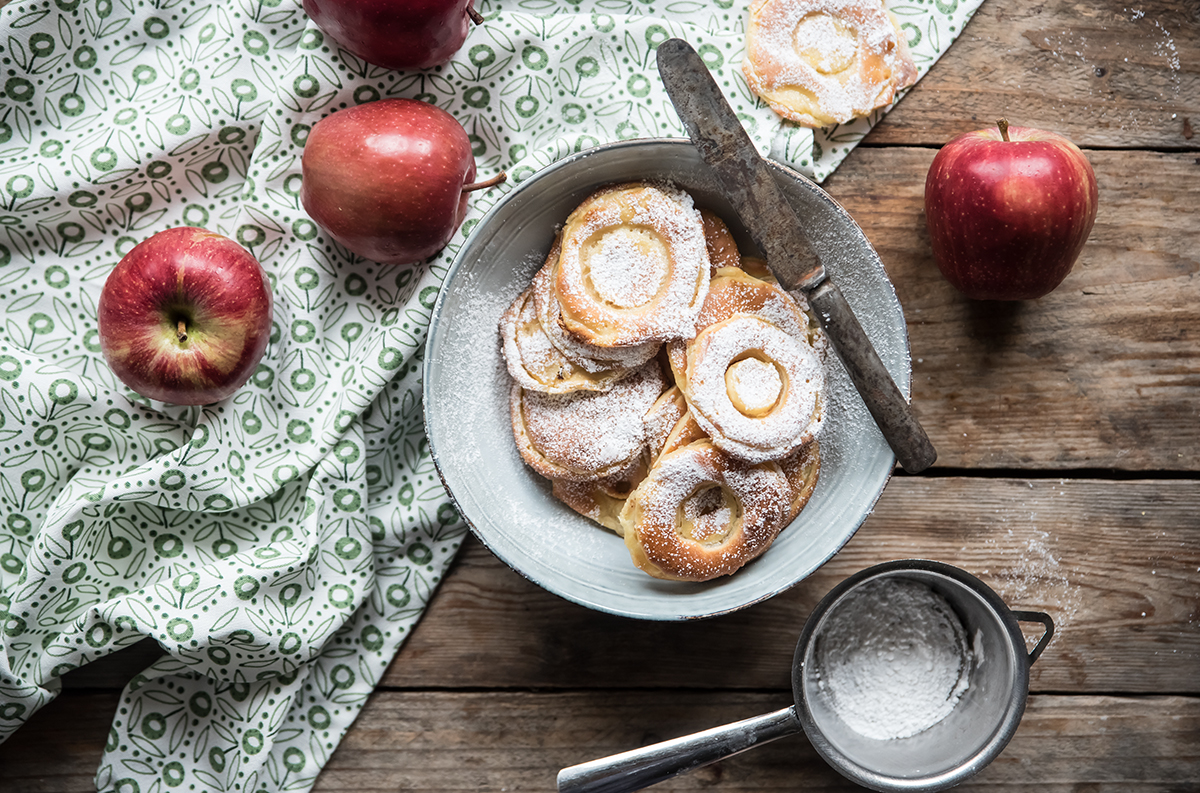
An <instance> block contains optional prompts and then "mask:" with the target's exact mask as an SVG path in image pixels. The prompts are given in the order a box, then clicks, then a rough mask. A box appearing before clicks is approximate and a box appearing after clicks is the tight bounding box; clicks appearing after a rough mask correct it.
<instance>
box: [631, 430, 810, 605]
mask: <svg viewBox="0 0 1200 793" xmlns="http://www.w3.org/2000/svg"><path fill="white" fill-rule="evenodd" d="M790 500H791V488H790V486H789V485H788V480H787V477H786V476H785V475H784V474H783V472H782V470H781V469H780V467H779V465H778V464H776V463H774V462H767V463H760V464H757V465H750V464H748V463H744V462H741V461H739V460H735V459H734V458H732V457H730V456H729V455H727V454H725V453H724V452H722V451H721V450H720V449H717V448H716V447H715V446H713V445H712V444H711V443H709V442H708V441H698V442H696V443H692V444H689V445H688V446H685V447H683V448H681V449H677V450H676V451H673V452H671V453H670V454H666V455H664V456H662V457H660V458H659V459H658V460H657V461H656V462H655V464H654V466H653V467H652V468H651V469H650V472H649V474H647V476H646V478H645V479H644V480H643V481H642V483H641V484H640V485H638V487H637V489H635V490H634V491H633V492H632V493H631V494H630V495H629V498H628V499H627V500H626V502H625V507H624V509H623V510H622V511H621V525H622V526H623V527H624V529H625V535H624V536H625V546H626V548H628V549H629V554H630V558H632V560H633V563H634V564H635V565H636V566H637V567H639V568H641V569H642V570H644V571H645V572H646V573H648V574H650V575H652V576H654V577H655V578H664V579H668V580H676V581H710V580H712V579H714V578H718V577H721V576H726V575H730V574H732V573H734V572H736V571H737V570H739V569H741V567H742V566H744V565H745V564H746V563H747V562H749V561H751V560H752V559H755V558H757V557H758V556H759V555H760V554H761V553H762V552H763V551H765V550H766V549H767V548H768V547H769V546H770V545H771V543H772V542H773V541H774V540H775V537H776V536H777V535H778V534H779V532H780V530H782V529H783V527H784V526H785V525H786V520H785V519H786V517H787V514H788V512H789V503H790Z"/></svg>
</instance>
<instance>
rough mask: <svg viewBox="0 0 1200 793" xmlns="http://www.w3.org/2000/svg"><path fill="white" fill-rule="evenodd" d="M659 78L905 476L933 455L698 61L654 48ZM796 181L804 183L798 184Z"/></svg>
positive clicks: (683, 50) (670, 46) (686, 50)
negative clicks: (801, 299) (809, 312)
mask: <svg viewBox="0 0 1200 793" xmlns="http://www.w3.org/2000/svg"><path fill="white" fill-rule="evenodd" d="M657 60H658V72H659V76H660V77H661V79H662V81H663V85H664V86H665V87H666V90H667V94H668V96H670V98H671V102H672V104H674V106H675V111H676V112H677V113H678V114H679V118H680V120H681V121H682V122H683V126H684V129H686V130H687V133H688V137H690V138H691V139H692V143H693V145H695V147H696V149H697V150H698V151H699V152H700V156H701V158H702V159H703V160H704V162H705V163H706V164H707V165H708V167H709V168H710V169H711V170H712V172H713V175H714V176H715V177H716V180H717V183H718V184H719V185H720V186H721V188H722V190H723V191H724V192H725V195H726V197H727V198H729V200H730V203H731V204H732V205H733V207H734V208H735V211H736V212H737V213H738V216H739V217H740V218H741V219H742V222H743V223H744V224H745V226H746V230H747V231H748V232H749V234H750V237H751V239H752V240H754V243H755V245H757V246H758V248H759V250H760V251H761V252H762V254H763V255H764V256H765V257H766V260H767V267H769V268H770V270H771V272H772V273H773V274H774V275H775V277H776V278H777V279H778V280H779V283H780V285H781V286H783V288H784V289H786V290H788V291H792V290H800V291H802V292H804V293H805V294H806V295H807V297H808V301H809V304H810V305H811V306H812V307H813V310H814V312H815V313H816V315H817V319H818V320H819V321H820V323H821V325H822V327H823V328H824V330H825V333H826V335H827V336H828V337H829V340H830V342H831V344H832V346H833V349H834V350H835V351H836V352H837V354H838V357H839V358H841V360H842V363H843V364H845V366H846V371H847V372H848V373H849V375H850V379H851V380H852V381H853V382H854V385H855V387H856V388H857V389H858V392H859V394H860V395H861V396H862V398H863V402H864V403H866V406H867V410H868V411H869V412H870V414H871V416H872V418H874V419H875V423H876V424H877V425H878V426H879V429H880V431H881V432H882V433H883V437H884V439H885V440H886V441H887V443H888V445H889V446H890V447H891V448H892V451H893V452H895V454H896V459H897V461H898V462H899V463H900V465H901V467H903V468H904V470H905V471H908V472H909V473H917V472H919V471H923V470H925V469H926V468H928V467H929V466H930V465H932V464H933V462H934V460H936V459H937V451H936V450H935V449H934V447H933V444H932V443H931V442H930V441H929V436H928V435H927V434H926V432H925V429H924V428H923V427H922V426H921V424H920V422H919V421H918V420H917V417H916V415H915V414H914V413H913V411H912V406H911V405H910V404H909V403H908V401H907V400H906V399H905V398H904V395H903V394H901V393H900V389H899V388H898V387H897V386H896V383H895V381H894V380H892V377H891V375H890V374H889V373H888V370H887V367H885V366H884V364H883V361H882V360H881V359H880V358H879V354H878V353H877V352H876V350H875V348H874V347H873V346H872V345H871V341H870V339H869V338H867V335H866V333H865V332H864V331H863V329H862V325H861V324H860V323H859V321H858V318H857V317H856V316H855V315H854V312H853V310H852V309H851V308H850V304H849V303H847V302H846V299H845V297H844V296H843V295H842V293H841V290H839V289H838V288H837V285H836V284H835V283H834V282H833V281H832V280H831V279H830V278H829V277H828V274H827V273H826V271H825V266H824V263H823V262H822V260H821V256H820V255H819V254H818V251H817V250H816V249H814V247H813V246H812V245H811V244H810V243H809V240H808V237H807V236H806V235H805V233H804V227H803V225H802V224H801V222H800V219H799V217H797V215H796V211H795V210H794V209H793V208H792V205H791V204H790V203H789V202H788V199H787V196H786V195H784V192H783V189H782V188H781V187H780V186H779V184H778V183H777V182H776V181H775V178H774V176H773V175H772V169H771V167H770V166H769V165H768V164H767V162H766V161H765V160H763V158H762V156H761V155H760V154H759V153H758V150H757V149H756V148H755V146H754V142H753V141H751V140H750V136H749V135H748V134H747V133H746V130H745V129H744V128H743V127H742V124H741V122H740V121H739V120H738V118H737V114H736V113H734V112H733V108H731V107H730V106H729V103H728V102H727V101H726V100H725V96H724V95H723V94H722V93H721V89H720V87H718V86H717V83H716V81H715V80H714V79H713V78H712V75H711V74H710V73H709V71H708V67H707V66H705V64H704V61H703V60H702V59H701V58H700V56H699V54H698V53H697V52H696V51H695V50H694V49H693V48H692V46H691V45H690V44H688V43H687V42H686V41H684V40H683V39H677V38H675V39H668V40H666V41H664V42H663V43H662V44H660V45H659V46H658V54H657ZM800 178H803V177H800Z"/></svg>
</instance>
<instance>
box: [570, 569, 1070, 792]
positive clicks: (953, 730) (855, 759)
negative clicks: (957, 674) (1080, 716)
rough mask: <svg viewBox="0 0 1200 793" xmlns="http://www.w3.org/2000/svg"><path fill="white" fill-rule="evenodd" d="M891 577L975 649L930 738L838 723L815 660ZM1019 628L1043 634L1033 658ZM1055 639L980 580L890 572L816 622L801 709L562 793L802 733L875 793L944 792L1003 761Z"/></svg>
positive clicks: (804, 639) (624, 766) (836, 593)
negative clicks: (947, 613) (845, 608)
mask: <svg viewBox="0 0 1200 793" xmlns="http://www.w3.org/2000/svg"><path fill="white" fill-rule="evenodd" d="M884 577H896V578H900V579H906V580H910V581H916V582H918V583H921V584H924V585H925V586H927V587H929V588H930V589H931V590H933V591H934V592H935V593H937V594H938V595H941V596H942V597H943V598H944V599H945V600H946V601H947V602H948V603H949V604H950V607H951V608H952V609H953V610H954V613H955V615H956V616H957V617H958V618H959V620H960V621H961V622H962V626H963V628H964V630H965V631H966V635H967V640H968V643H969V644H970V646H971V668H970V670H969V672H968V675H969V685H968V687H967V689H966V691H965V692H963V694H962V696H961V697H960V698H959V700H958V702H957V703H956V704H955V706H954V708H953V710H951V711H950V712H949V714H947V715H946V716H945V718H943V719H942V720H941V721H939V722H938V723H937V724H934V725H933V726H931V727H930V728H929V729H927V730H924V731H923V732H920V733H917V734H916V735H913V736H911V737H907V738H891V739H886V740H878V739H873V738H868V737H865V736H863V735H861V734H859V733H857V732H855V731H854V730H853V729H851V727H850V726H849V725H848V724H846V722H844V721H843V720H842V719H841V718H840V717H839V716H838V715H837V713H836V710H835V705H834V703H833V701H832V700H831V698H830V697H829V696H828V695H827V694H826V692H825V691H824V690H822V688H821V687H820V685H819V683H818V675H817V669H816V668H815V661H814V653H815V651H816V647H817V644H818V642H819V641H820V637H821V632H822V630H823V629H824V627H825V626H826V625H827V624H828V620H829V617H830V615H831V614H833V613H835V612H836V610H837V609H838V608H839V606H841V605H842V604H843V603H844V602H845V600H846V598H847V596H849V595H850V594H851V593H852V592H853V591H854V590H855V589H856V588H857V587H860V586H862V585H863V584H866V583H867V582H868V581H874V580H877V579H880V578H884ZM1019 622H1038V623H1041V624H1042V625H1043V626H1044V628H1045V630H1044V632H1043V634H1042V636H1041V637H1040V638H1039V639H1038V641H1037V644H1036V646H1034V648H1033V650H1031V651H1030V650H1027V649H1026V646H1025V637H1024V635H1023V634H1022V633H1021V628H1020V625H1019V624H1018V623H1019ZM1053 635H1054V622H1053V620H1051V618H1050V616H1049V615H1047V614H1044V613H1042V612H1040V611H1013V610H1011V609H1009V608H1008V606H1007V605H1006V604H1005V603H1004V601H1003V600H1001V599H1000V596H999V595H997V594H996V593H995V592H994V591H993V590H992V589H991V588H989V587H988V586H987V585H986V584H984V583H983V582H982V581H980V580H979V579H978V578H976V577H975V576H973V575H971V574H970V573H967V572H966V571H964V570H960V569H958V568H956V567H953V566H951V565H948V564H944V563H942V562H934V561H928V560H924V559H908V560H901V561H894V562H885V563H883V564H879V565H876V566H874V567H871V568H868V569H866V570H861V571H859V572H858V573H855V574H854V575H852V576H850V577H849V578H847V579H845V580H844V581H842V582H841V583H840V584H838V585H837V586H836V587H834V588H833V589H832V590H831V591H830V592H829V594H827V595H826V596H825V597H824V598H823V599H822V600H821V602H820V603H819V604H818V605H817V607H816V608H815V609H814V610H813V612H812V614H810V615H809V618H808V620H807V622H806V623H805V625H804V630H803V631H802V632H801V634H800V640H799V642H797V645H796V654H795V657H794V659H793V662H792V693H793V696H794V698H795V704H794V705H792V706H790V707H787V708H784V709H782V710H778V711H775V712H773V713H768V714H765V715H762V716H756V717H754V718H750V719H745V720H743V721H739V722H734V723H732V724H727V725H725V726H722V727H716V728H714V729H711V730H706V731H704V732H699V733H695V734H693V735H688V736H684V737H682V738H676V739H674V740H670V741H664V742H662V743H657V744H653V745H651V746H646V747H642V748H640V749H635V750H632V751H629V752H624V753H622V754H618V755H613V756H612V757H606V758H602V759H599V760H593V761H591V762H588V763H583V764H580V765H576V766H572V767H570V768H565V769H563V770H562V771H560V772H559V774H558V789H559V791H561V792H562V793H567V792H568V791H569V792H570V793H618V792H619V791H630V790H639V789H641V788H644V787H647V786H649V785H653V784H655V783H657V782H662V781H664V780H666V779H670V778H672V777H675V776H678V775H680V774H683V773H686V772H688V771H692V770H695V769H697V768H700V767H702V766H705V765H708V764H710V763H713V762H716V761H718V760H721V759H723V758H725V757H729V756H731V755H734V754H737V753H739V752H742V751H745V750H746V749H750V748H753V747H754V746H756V745H759V744H762V743H766V742H767V741H771V740H774V739H776V738H781V737H783V736H785V735H791V734H794V733H796V732H799V731H801V730H803V731H804V732H805V734H806V735H807V736H808V739H809V741H810V742H811V743H812V745H813V747H814V748H816V750H817V752H818V753H819V754H820V755H821V756H822V757H823V758H824V759H825V760H826V761H827V762H828V763H829V764H830V765H831V766H833V767H834V768H835V769H836V770H837V771H838V772H839V773H841V774H842V775H843V776H845V777H847V778H848V779H851V780H853V781H854V782H856V783H858V784H860V785H862V786H864V787H867V788H870V789H872V790H878V791H884V792H885V793H891V791H906V792H908V793H917V792H920V793H924V792H925V791H935V790H943V789H945V788H948V787H951V786H953V785H957V784H959V783H961V782H962V781H963V780H965V779H967V778H968V777H970V776H972V775H974V774H975V773H977V772H978V771H979V770H980V769H982V768H983V767H984V766H986V765H987V764H988V763H990V762H991V761H992V760H993V759H995V758H996V756H997V755H999V754H1000V752H1001V751H1003V749H1004V747H1005V746H1006V745H1007V744H1008V742H1009V740H1010V739H1011V738H1012V736H1013V733H1014V732H1016V729H1017V725H1018V724H1020V721H1021V716H1022V714H1023V713H1024V712H1025V701H1026V699H1027V698H1028V696H1029V667H1030V666H1031V665H1032V664H1033V663H1034V661H1036V660H1037V659H1038V656H1040V655H1041V654H1042V651H1043V650H1044V649H1045V648H1046V645H1047V644H1049V642H1050V639H1051V638H1052V637H1053Z"/></svg>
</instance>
